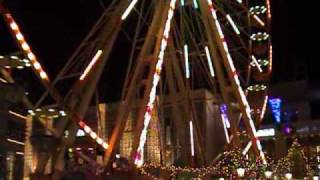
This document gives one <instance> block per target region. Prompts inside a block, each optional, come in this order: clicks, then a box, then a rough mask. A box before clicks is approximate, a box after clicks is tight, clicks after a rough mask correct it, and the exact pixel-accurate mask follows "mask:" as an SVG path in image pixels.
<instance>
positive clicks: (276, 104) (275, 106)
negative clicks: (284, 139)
mask: <svg viewBox="0 0 320 180" xmlns="http://www.w3.org/2000/svg"><path fill="white" fill-rule="evenodd" d="M281 103H282V100H281V99H279V98H271V99H269V105H270V108H271V111H272V115H273V117H274V118H275V120H276V123H280V122H281Z"/></svg>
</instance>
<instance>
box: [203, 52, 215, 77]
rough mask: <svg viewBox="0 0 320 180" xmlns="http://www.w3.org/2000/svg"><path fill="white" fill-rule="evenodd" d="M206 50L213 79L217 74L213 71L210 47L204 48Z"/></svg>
mask: <svg viewBox="0 0 320 180" xmlns="http://www.w3.org/2000/svg"><path fill="white" fill-rule="evenodd" d="M204 50H205V51H206V56H207V60H208V65H209V70H210V74H211V76H212V77H214V76H215V73H214V69H213V65H212V60H211V56H210V52H209V48H208V46H206V47H204Z"/></svg>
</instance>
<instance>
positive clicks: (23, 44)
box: [4, 13, 49, 81]
mask: <svg viewBox="0 0 320 180" xmlns="http://www.w3.org/2000/svg"><path fill="white" fill-rule="evenodd" d="M4 17H5V19H6V21H7V22H8V24H9V26H10V28H11V30H12V32H13V33H14V36H15V38H16V40H17V41H18V43H19V45H20V48H21V49H22V50H23V51H24V53H25V54H26V55H27V56H28V58H29V59H30V60H31V64H32V66H33V67H34V68H35V69H36V71H37V72H38V75H39V76H40V78H41V79H42V80H46V81H49V77H48V75H47V73H46V72H45V71H44V70H43V69H42V68H41V66H38V64H39V62H38V60H37V58H36V57H35V55H34V54H33V52H32V50H31V48H30V46H29V44H28V43H27V42H26V40H25V38H24V36H23V35H22V33H21V31H20V28H19V26H18V25H17V23H16V22H15V20H14V19H13V17H12V16H11V14H9V13H6V14H5V16H4ZM36 67H37V68H36Z"/></svg>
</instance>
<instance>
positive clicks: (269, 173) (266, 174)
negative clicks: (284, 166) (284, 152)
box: [264, 171, 272, 179]
mask: <svg viewBox="0 0 320 180" xmlns="http://www.w3.org/2000/svg"><path fill="white" fill-rule="evenodd" d="M264 175H265V176H266V178H267V179H270V178H271V176H272V171H265V172H264Z"/></svg>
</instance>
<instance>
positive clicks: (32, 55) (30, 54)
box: [28, 52, 36, 60]
mask: <svg viewBox="0 0 320 180" xmlns="http://www.w3.org/2000/svg"><path fill="white" fill-rule="evenodd" d="M28 58H29V59H30V60H35V59H36V56H35V55H34V54H33V53H32V52H29V53H28Z"/></svg>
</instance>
